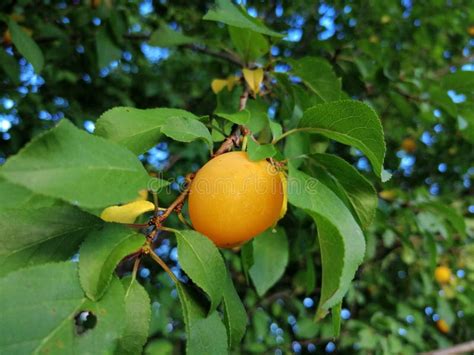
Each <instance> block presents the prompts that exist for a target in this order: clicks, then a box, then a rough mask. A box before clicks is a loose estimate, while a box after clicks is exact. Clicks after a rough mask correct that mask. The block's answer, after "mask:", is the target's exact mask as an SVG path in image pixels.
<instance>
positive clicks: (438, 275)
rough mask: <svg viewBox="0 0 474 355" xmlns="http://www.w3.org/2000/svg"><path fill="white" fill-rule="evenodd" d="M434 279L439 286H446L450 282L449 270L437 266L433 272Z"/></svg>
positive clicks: (445, 267)
mask: <svg viewBox="0 0 474 355" xmlns="http://www.w3.org/2000/svg"><path fill="white" fill-rule="evenodd" d="M435 279H436V281H438V282H439V283H440V284H446V283H448V282H449V280H451V269H450V268H449V267H447V266H438V267H437V268H436V270H435Z"/></svg>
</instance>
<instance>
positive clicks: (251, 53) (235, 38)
mask: <svg viewBox="0 0 474 355" xmlns="http://www.w3.org/2000/svg"><path fill="white" fill-rule="evenodd" d="M229 34H230V39H231V40H232V43H233V44H234V47H235V48H236V49H237V52H239V54H240V55H241V56H242V58H243V59H244V61H245V62H252V61H254V60H256V59H258V58H260V57H262V56H263V55H265V54H266V53H268V51H269V49H270V46H269V44H268V41H267V39H266V38H265V37H264V36H263V35H261V34H260V33H257V32H254V31H251V30H246V29H242V28H237V27H233V26H229Z"/></svg>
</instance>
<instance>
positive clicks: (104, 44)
mask: <svg viewBox="0 0 474 355" xmlns="http://www.w3.org/2000/svg"><path fill="white" fill-rule="evenodd" d="M95 47H96V51H97V66H98V68H99V69H103V68H105V67H107V66H108V65H109V64H110V63H111V62H113V61H115V60H119V59H120V57H121V56H122V51H121V49H120V48H119V47H117V45H116V44H115V43H114V42H113V40H112V38H111V37H110V35H109V32H108V31H107V27H101V28H100V29H99V30H98V31H97V34H96V38H95Z"/></svg>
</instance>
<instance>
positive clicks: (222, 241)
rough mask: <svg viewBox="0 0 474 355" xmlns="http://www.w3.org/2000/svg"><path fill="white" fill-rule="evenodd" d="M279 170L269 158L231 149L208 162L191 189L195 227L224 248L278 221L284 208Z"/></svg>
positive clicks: (240, 241)
mask: <svg viewBox="0 0 474 355" xmlns="http://www.w3.org/2000/svg"><path fill="white" fill-rule="evenodd" d="M282 185H283V184H282V179H281V176H280V174H279V172H278V171H277V170H276V169H275V167H273V166H272V165H271V164H270V163H268V162H267V161H266V160H261V161H250V160H249V159H248V156H247V153H245V152H230V153H225V154H222V155H219V156H217V157H215V158H214V159H211V160H210V161H209V162H207V163H206V164H205V165H204V166H203V167H202V168H201V169H200V170H199V171H198V172H197V174H196V176H195V177H194V179H193V181H192V183H191V187H190V191H189V200H188V202H189V216H190V218H191V222H192V224H193V227H194V229H196V230H197V231H198V232H200V233H202V234H204V235H205V236H207V237H208V238H209V239H211V240H212V241H213V242H214V244H216V245H217V246H219V247H222V248H232V247H235V246H238V245H240V244H242V243H244V242H246V241H248V240H249V239H252V238H253V237H255V236H257V235H258V234H260V233H262V232H263V231H265V230H266V229H267V228H269V227H271V226H272V225H274V223H275V222H276V221H277V220H278V217H279V215H280V212H281V210H282V203H283V186H282Z"/></svg>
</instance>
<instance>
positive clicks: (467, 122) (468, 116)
mask: <svg viewBox="0 0 474 355" xmlns="http://www.w3.org/2000/svg"><path fill="white" fill-rule="evenodd" d="M459 111H460V112H459V115H458V126H459V130H460V131H461V134H462V135H463V136H464V138H465V139H466V140H467V141H469V142H471V143H473V144H474V110H473V107H472V106H464V107H463V108H462V109H461V110H459Z"/></svg>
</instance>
